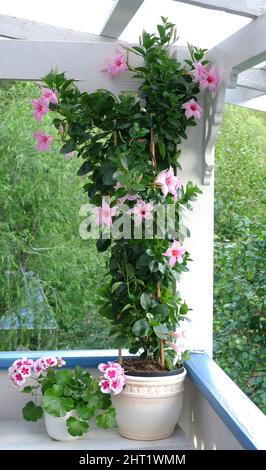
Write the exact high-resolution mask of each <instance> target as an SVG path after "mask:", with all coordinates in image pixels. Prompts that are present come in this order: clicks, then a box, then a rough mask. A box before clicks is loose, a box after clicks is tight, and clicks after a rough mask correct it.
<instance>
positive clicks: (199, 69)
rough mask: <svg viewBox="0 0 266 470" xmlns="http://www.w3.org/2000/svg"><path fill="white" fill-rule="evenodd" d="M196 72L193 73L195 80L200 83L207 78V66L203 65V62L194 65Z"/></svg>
mask: <svg viewBox="0 0 266 470" xmlns="http://www.w3.org/2000/svg"><path fill="white" fill-rule="evenodd" d="M193 66H194V70H193V71H192V73H193V75H194V79H195V80H196V81H197V82H199V81H200V80H201V79H202V78H204V77H206V74H207V73H208V72H207V70H206V69H207V64H206V65H202V63H201V62H194V64H193Z"/></svg>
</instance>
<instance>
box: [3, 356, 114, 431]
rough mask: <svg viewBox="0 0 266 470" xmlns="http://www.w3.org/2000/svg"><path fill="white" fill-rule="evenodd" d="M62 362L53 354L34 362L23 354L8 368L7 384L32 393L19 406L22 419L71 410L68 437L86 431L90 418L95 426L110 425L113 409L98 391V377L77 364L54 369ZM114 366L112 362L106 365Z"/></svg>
mask: <svg viewBox="0 0 266 470" xmlns="http://www.w3.org/2000/svg"><path fill="white" fill-rule="evenodd" d="M65 364H66V363H65V361H63V360H62V359H61V358H57V357H54V356H43V357H41V358H40V359H37V360H36V361H33V360H32V359H28V358H26V357H24V358H22V359H17V360H16V361H15V362H14V363H13V364H12V366H11V367H10V368H9V378H10V380H11V383H12V384H13V385H14V386H16V387H19V388H20V390H21V392H23V393H28V394H32V396H33V399H32V400H31V401H29V402H28V403H27V404H26V405H25V406H24V407H23V409H22V414H23V417H24V419H25V420H27V421H37V420H38V419H40V418H41V417H42V415H43V412H44V411H45V412H46V413H48V414H50V415H52V416H55V417H58V418H59V417H63V416H66V414H67V413H68V412H70V411H71V412H73V413H71V414H72V416H69V417H68V418H67V420H66V425H67V430H68V433H69V434H70V435H72V436H82V435H83V434H84V433H86V432H87V431H88V429H89V420H90V419H91V418H93V417H95V421H96V424H97V426H98V427H101V428H110V427H112V426H114V425H115V410H114V408H113V407H112V406H111V400H110V396H109V395H104V394H102V393H101V390H100V388H99V385H101V382H102V379H99V378H94V377H92V376H91V375H90V373H89V372H87V371H84V370H83V369H82V368H81V367H79V366H77V367H76V368H75V369H74V370H73V371H71V370H68V369H62V370H57V368H58V367H62V366H64V365H65ZM114 367H115V364H113V363H110V364H109V368H111V369H112V368H114ZM107 372H108V371H107ZM101 386H102V385H101ZM113 389H115V385H114V387H113Z"/></svg>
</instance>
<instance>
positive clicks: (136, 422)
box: [112, 369, 187, 441]
mask: <svg viewBox="0 0 266 470" xmlns="http://www.w3.org/2000/svg"><path fill="white" fill-rule="evenodd" d="M186 373H187V372H186V370H185V369H182V370H181V373H177V374H173V372H169V373H167V372H163V373H161V374H160V373H157V374H156V375H155V374H154V376H151V374H149V375H148V374H147V375H148V376H147V375H146V376H135V375H126V385H125V387H124V390H123V391H122V392H121V393H120V394H119V395H113V396H112V403H113V406H114V407H115V409H116V421H117V424H118V429H119V433H120V434H121V436H123V437H127V438H128V439H135V440H144V441H146V440H147V441H152V440H156V439H165V438H167V437H169V436H171V434H173V432H174V430H175V427H176V424H177V421H178V419H179V416H180V412H181V408H182V404H183V391H184V381H185V376H186ZM162 374H168V375H162Z"/></svg>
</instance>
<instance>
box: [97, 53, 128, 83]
mask: <svg viewBox="0 0 266 470" xmlns="http://www.w3.org/2000/svg"><path fill="white" fill-rule="evenodd" d="M126 70H128V66H127V61H126V56H125V55H124V54H121V53H120V52H117V53H116V54H115V56H114V57H113V59H109V60H108V63H107V64H106V65H105V67H104V68H103V72H107V73H108V74H109V75H110V77H117V76H118V75H119V74H120V73H121V72H125V71H126Z"/></svg>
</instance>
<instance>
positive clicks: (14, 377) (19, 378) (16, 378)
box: [9, 371, 27, 387]
mask: <svg viewBox="0 0 266 470" xmlns="http://www.w3.org/2000/svg"><path fill="white" fill-rule="evenodd" d="M9 378H10V380H11V382H12V383H13V385H15V386H16V387H22V385H24V384H25V382H26V379H27V377H25V376H24V375H22V374H21V372H19V371H16V372H14V373H13V374H11V375H10V376H9Z"/></svg>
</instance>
